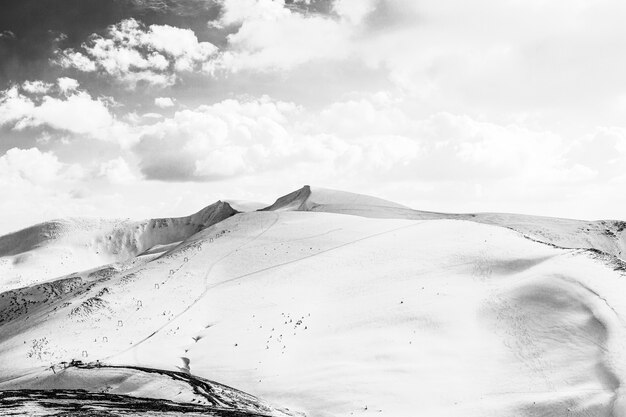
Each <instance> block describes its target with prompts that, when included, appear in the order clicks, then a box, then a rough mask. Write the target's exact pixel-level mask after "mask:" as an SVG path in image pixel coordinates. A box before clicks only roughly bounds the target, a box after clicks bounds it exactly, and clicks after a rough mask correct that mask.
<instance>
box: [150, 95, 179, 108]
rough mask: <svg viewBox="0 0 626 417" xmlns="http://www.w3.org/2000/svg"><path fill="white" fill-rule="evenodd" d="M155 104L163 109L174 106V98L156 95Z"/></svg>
mask: <svg viewBox="0 0 626 417" xmlns="http://www.w3.org/2000/svg"><path fill="white" fill-rule="evenodd" d="M154 105H155V106H157V107H160V108H162V109H166V108H168V107H173V106H174V100H172V99H171V98H170V97H156V98H155V99H154Z"/></svg>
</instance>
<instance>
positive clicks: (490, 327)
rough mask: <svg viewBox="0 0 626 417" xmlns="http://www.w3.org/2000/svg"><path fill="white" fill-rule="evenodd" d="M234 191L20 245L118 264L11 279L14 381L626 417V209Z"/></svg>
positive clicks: (315, 408)
mask: <svg viewBox="0 0 626 417" xmlns="http://www.w3.org/2000/svg"><path fill="white" fill-rule="evenodd" d="M216 204H217V205H212V206H209V207H207V209H205V210H204V211H203V212H201V213H203V215H200V216H199V215H198V214H196V215H194V216H196V217H195V218H193V216H190V218H181V219H182V220H181V219H159V220H153V221H150V222H152V223H150V222H147V223H141V224H142V225H146V224H147V225H154V227H145V226H142V227H143V229H141V230H138V231H137V229H134V228H136V227H137V224H132V228H133V229H132V230H134V231H133V232H132V233H131V231H130V230H128V231H125V229H124V227H123V225H116V226H115V227H114V228H107V227H98V228H96V229H93V232H90V230H92V229H90V228H89V227H83V228H81V232H80V239H79V238H77V237H75V235H72V233H70V232H68V233H67V234H64V236H66V237H64V238H63V239H58V238H56V239H53V240H49V241H48V240H46V239H37V238H34V237H30V239H31V240H33V241H34V242H36V244H33V245H31V246H27V245H22V247H21V249H20V250H21V251H22V252H20V253H14V252H15V251H13V252H11V253H5V255H6V256H5V257H4V258H2V259H3V260H5V261H6V262H9V261H10V260H12V259H14V257H15V256H21V255H24V254H29V256H30V257H31V258H32V259H33V262H32V263H31V264H29V261H28V257H27V259H26V260H25V261H24V262H25V264H26V265H30V266H29V268H30V270H31V271H36V269H37V268H43V265H45V260H46V259H52V258H49V257H47V256H48V255H45V253H47V252H46V251H48V252H49V251H51V250H53V249H54V248H60V247H62V248H63V250H64V251H65V252H66V253H67V256H68V257H69V258H72V257H73V256H77V257H82V256H84V254H85V253H92V252H94V251H98V252H99V253H98V254H97V256H110V257H113V258H114V263H112V264H110V265H102V264H98V263H97V262H94V263H92V264H90V265H89V268H91V269H90V270H88V271H86V272H76V273H70V272H71V271H66V273H67V274H68V275H66V276H63V277H60V278H54V279H52V280H50V279H49V278H50V277H49V276H47V275H42V277H43V279H40V280H38V279H37V277H36V274H34V275H31V276H29V280H32V282H33V283H32V285H30V286H28V287H23V288H15V287H14V286H10V285H9V284H7V283H2V282H0V285H2V284H3V285H7V288H12V289H10V290H9V291H6V292H4V293H2V294H1V295H0V362H1V364H2V366H0V372H1V373H0V389H5V390H16V389H24V388H31V389H51V388H62V389H67V390H72V389H85V390H88V391H91V392H106V393H109V394H120V395H132V396H136V397H141V398H159V399H162V400H164V401H172V402H177V403H185V404H189V403H191V402H199V401H202V398H201V396H198V394H197V393H196V392H194V390H193V389H189V388H188V387H187V388H185V387H184V384H183V385H181V384H180V381H178V382H177V381H174V380H172V379H171V378H161V377H154V375H150V376H147V375H139V374H137V373H136V372H131V371H129V370H128V368H106V367H105V368H100V369H99V370H93V372H91V371H90V372H87V373H85V372H82V373H81V372H79V371H80V370H79V369H78V368H76V367H69V368H66V367H65V366H66V365H61V364H60V363H61V362H69V361H71V360H72V359H77V360H82V361H83V362H85V363H87V362H91V363H95V361H96V360H98V361H99V362H100V363H102V364H106V365H117V366H139V367H145V368H155V369H164V370H169V371H177V372H183V373H186V372H190V373H191V374H193V375H198V376H200V377H204V378H207V379H210V380H213V381H219V382H220V383H223V384H226V385H227V386H231V387H235V388H237V389H239V390H242V391H245V392H247V393H250V394H253V395H254V396H256V397H260V398H263V400H264V401H261V400H258V402H259V404H263V406H264V407H268V408H267V410H268V411H267V413H268V414H274V415H283V414H282V413H286V414H295V413H297V412H303V413H305V414H306V415H309V416H343V415H346V416H347V415H370V414H374V415H386V416H553V415H563V416H621V415H626V414H625V413H624V408H625V404H624V403H623V393H622V390H623V389H622V387H621V381H622V380H623V378H624V375H625V374H626V350H625V349H626V346H624V344H625V343H626V335H625V334H624V315H625V313H626V299H625V298H626V297H624V294H626V277H624V264H623V262H622V261H621V260H620V258H621V257H622V250H623V248H624V243H625V239H624V236H625V235H624V233H625V231H624V227H622V226H623V224H622V223H621V222H614V221H605V222H584V221H570V220H563V219H550V218H539V217H529V216H517V215H503V214H477V215H446V214H440V213H429V212H419V211H414V210H411V209H408V208H406V207H403V206H400V205H397V204H394V203H389V202H385V201H384V200H379V199H374V198H370V197H366V196H358V195H354V194H348V193H341V192H336V191H329V190H320V189H310V188H308V187H305V188H303V189H301V190H298V191H296V192H294V193H292V194H290V195H288V196H285V197H283V198H282V199H279V200H278V201H277V202H276V203H275V204H274V205H272V206H270V207H268V208H267V209H265V210H264V211H258V212H255V211H250V212H245V213H238V212H237V211H236V210H235V209H233V208H232V207H231V206H230V205H228V203H216ZM192 218H193V219H192ZM129 227H131V226H129ZM90 233H91V234H90ZM145 233H149V235H145ZM109 236H110V237H111V238H110V239H109ZM148 237H149V238H148ZM22 238H24V236H23V235H22ZM0 239H5V240H4V242H5V243H6V242H7V240H6V239H7V238H6V237H4V238H0ZM107 242H110V243H108V244H107ZM138 242H139V243H138ZM179 242H180V243H179ZM133 245H134V246H133ZM90 251H91V252H90ZM113 252H116V253H113ZM73 254H75V255H73ZM94 256H95V255H94ZM116 256H117V257H116ZM103 259H104V258H103ZM96 260H97V259H96ZM42 262H43V263H42ZM51 262H53V261H51ZM108 262H111V261H108ZM55 265H56V264H55ZM254 401H257V400H256V399H255V400H254ZM287 408H288V410H286V409H287Z"/></svg>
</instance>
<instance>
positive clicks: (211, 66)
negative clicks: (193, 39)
mask: <svg viewBox="0 0 626 417" xmlns="http://www.w3.org/2000/svg"><path fill="white" fill-rule="evenodd" d="M366 3H370V2H369V1H366ZM221 5H222V14H221V16H220V18H219V19H218V20H217V21H216V22H214V23H213V25H215V26H217V27H236V28H237V29H236V31H235V32H233V33H231V34H230V35H228V37H227V41H228V44H227V47H226V48H225V49H224V50H223V51H222V52H221V53H220V54H219V56H217V57H216V58H215V59H213V60H211V61H209V62H207V63H206V64H205V65H204V70H205V71H207V72H210V73H216V72H219V71H226V72H238V71H242V70H252V71H268V70H290V69H293V68H296V67H298V66H300V65H303V64H305V63H307V62H310V61H313V60H320V59H321V60H328V59H333V60H335V59H345V58H346V57H348V56H349V54H350V49H349V37H350V34H351V32H350V30H351V28H350V27H346V25H342V24H341V22H340V21H339V20H338V19H336V18H334V17H332V16H329V15H324V14H318V13H302V12H299V11H296V10H292V9H291V8H287V7H285V3H284V1H272V0H245V1H241V0H224V1H222V2H221ZM347 9H348V8H346V13H347ZM342 10H343V9H342ZM354 13H356V12H354ZM351 16H353V17H354V18H355V20H358V19H357V18H356V15H355V14H352V15H351ZM348 26H349V25H348Z"/></svg>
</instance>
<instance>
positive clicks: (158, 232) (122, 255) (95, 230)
mask: <svg viewBox="0 0 626 417" xmlns="http://www.w3.org/2000/svg"><path fill="white" fill-rule="evenodd" d="M236 213H238V211H237V210H235V209H233V208H232V207H231V205H230V204H229V203H226V202H222V201H218V202H216V203H213V204H211V205H209V206H207V207H205V208H203V209H202V210H200V211H198V212H197V213H194V214H192V215H190V216H185V217H175V218H159V219H149V220H143V221H124V220H108V219H81V218H72V219H63V220H53V221H50V222H45V223H41V224H38V225H35V226H31V227H28V228H26V229H23V230H20V231H17V232H15V233H11V234H8V235H5V236H1V237H0V273H1V274H2V275H3V278H4V282H0V290H2V289H3V288H4V289H9V288H16V287H19V286H22V285H29V284H32V283H34V282H40V281H45V280H47V279H51V278H54V277H57V276H61V275H65V274H70V273H72V272H75V271H80V270H86V269H92V268H95V267H98V266H102V265H106V264H109V263H112V262H124V261H129V260H133V258H134V257H136V256H137V255H140V254H142V253H144V252H146V251H150V254H151V255H155V254H159V253H162V252H164V251H165V250H167V249H169V248H171V246H175V244H177V243H180V242H182V241H183V240H185V239H187V238H189V237H190V236H193V235H194V234H195V233H198V232H199V231H201V230H203V229H204V228H207V227H209V226H211V225H213V224H215V223H218V222H220V221H222V220H224V219H226V218H228V217H230V216H232V215H234V214H236Z"/></svg>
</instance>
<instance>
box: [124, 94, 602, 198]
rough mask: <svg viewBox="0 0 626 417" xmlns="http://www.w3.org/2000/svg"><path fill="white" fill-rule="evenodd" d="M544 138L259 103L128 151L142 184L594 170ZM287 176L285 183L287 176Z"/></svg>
mask: <svg viewBox="0 0 626 417" xmlns="http://www.w3.org/2000/svg"><path fill="white" fill-rule="evenodd" d="M570 148H571V147H570V146H568V145H567V144H565V143H564V141H563V139H562V137H560V136H559V135H557V134H554V133H552V132H549V131H534V130H530V129H528V128H525V127H523V126H519V125H517V124H508V125H499V124H495V123H488V122H482V121H478V120H475V119H473V118H471V117H469V116H466V115H454V114H450V113H439V114H436V115H433V116H431V117H428V118H425V119H417V120H414V119H413V118H411V117H410V116H409V114H407V113H406V111H405V110H404V109H402V108H401V106H399V105H397V104H396V103H394V102H391V101H389V100H387V99H386V98H385V95H384V94H382V95H375V96H373V97H371V99H366V98H363V99H360V100H348V101H345V102H337V103H333V104H331V105H329V106H327V107H326V108H325V109H322V110H321V111H319V112H310V111H308V110H307V109H304V108H302V107H299V106H297V105H295V104H293V103H286V102H281V101H273V100H271V99H269V98H263V99H260V100H251V101H237V100H226V101H223V102H220V103H216V104H214V105H211V106H200V107H198V108H195V109H187V110H183V111H179V112H176V113H175V114H174V115H173V116H172V117H170V118H165V119H163V120H161V121H159V122H157V123H154V124H152V125H150V126H145V127H143V129H142V135H141V139H140V141H139V143H138V144H137V145H136V146H135V147H134V148H133V151H134V152H135V154H136V155H137V157H138V158H139V160H140V169H141V171H142V172H143V174H144V175H145V176H146V177H147V178H148V179H157V180H165V181H213V180H220V179H222V180H223V179H227V178H233V177H237V176H242V175H243V176H245V175H258V174H261V173H267V172H290V171H291V172H294V173H295V172H303V171H306V170H311V169H313V170H315V175H316V176H317V177H320V178H327V179H330V178H337V177H342V178H344V179H346V178H353V179H354V178H366V177H369V178H372V179H376V180H378V181H383V180H385V181H387V180H388V181H405V180H411V181H435V182H436V181H460V182H466V181H500V180H502V179H505V178H509V179H512V180H515V181H521V182H523V183H524V184H526V185H527V186H530V184H532V183H533V182H541V183H564V182H571V181H585V180H589V179H591V178H593V177H594V176H595V171H594V170H593V169H592V168H590V167H588V166H586V165H585V163H584V162H585V161H583V160H581V159H576V160H574V159H572V158H570V157H569V155H568V150H569V149H570ZM294 175H295V174H294Z"/></svg>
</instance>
